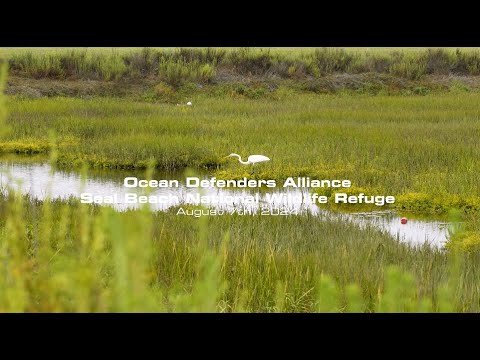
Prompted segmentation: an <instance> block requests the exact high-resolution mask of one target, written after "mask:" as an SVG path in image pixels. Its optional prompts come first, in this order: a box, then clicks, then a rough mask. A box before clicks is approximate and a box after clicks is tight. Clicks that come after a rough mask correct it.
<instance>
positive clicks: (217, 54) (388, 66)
mask: <svg viewBox="0 0 480 360" xmlns="http://www.w3.org/2000/svg"><path fill="white" fill-rule="evenodd" d="M8 61H9V65H10V68H11V71H12V74H14V75H20V76H26V77H32V78H61V79H65V78H72V77H73V78H76V79H79V78H87V79H102V80H112V79H120V78H133V77H151V76H158V77H159V78H164V79H165V80H167V81H168V82H170V83H172V84H178V83H180V82H181V81H186V80H189V79H194V80H197V81H203V82H208V81H210V80H213V79H214V78H215V70H216V69H218V71H222V72H225V71H227V70H228V71H231V72H232V74H233V75H244V76H245V75H248V76H252V75H253V76H268V77H272V76H277V77H281V78H299V77H306V76H312V77H319V76H322V75H326V74H332V73H352V74H358V73H367V72H375V73H386V74H393V75H395V76H399V77H403V78H409V79H418V78H420V77H422V76H424V75H432V74H434V75H448V74H458V75H480V51H478V50H475V49H420V50H418V49H417V50H412V49H410V50H408V49H388V50H387V49H384V50H381V51H379V50H376V49H369V50H365V49H364V50H360V49H339V48H317V49H301V50H296V49H276V50H272V49H260V48H259V49H251V48H237V49H235V48H231V49H225V48H206V49H199V48H181V49H158V48H144V49H121V50H118V49H110V50H108V49H63V50H56V51H55V50H50V51H35V50H32V49H28V50H25V49H24V50H10V51H8Z"/></svg>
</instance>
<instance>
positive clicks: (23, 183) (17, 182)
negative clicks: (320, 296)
mask: <svg viewBox="0 0 480 360" xmlns="http://www.w3.org/2000/svg"><path fill="white" fill-rule="evenodd" d="M142 175H143V174H142V173H138V174H134V173H133V172H131V171H130V172H128V173H126V172H120V171H110V172H108V171H102V172H92V173H89V176H88V178H87V179H86V180H85V181H82V179H81V176H80V175H79V174H78V173H75V172H65V171H55V172H53V173H52V172H51V168H50V166H49V165H48V164H41V163H40V164H39V163H15V162H3V163H0V187H6V186H7V185H8V186H10V187H12V188H13V189H17V190H18V189H20V190H21V191H22V192H23V193H28V194H30V195H31V196H33V197H35V198H38V199H40V200H42V199H45V197H47V195H49V196H50V197H51V198H69V197H71V196H74V197H80V194H81V193H91V194H92V195H94V196H105V195H114V194H117V198H116V200H117V202H116V203H115V204H113V205H112V206H114V207H115V208H116V209H118V210H125V209H128V208H134V207H136V206H138V205H137V204H127V203H125V202H124V198H125V197H124V196H125V194H126V193H131V192H133V191H135V189H127V188H125V187H123V179H124V178H125V177H126V176H138V177H139V178H141V177H142V178H143V176H142ZM197 176H198V175H197ZM202 176H203V177H205V178H207V175H202ZM154 178H155V179H178V180H181V179H182V178H184V174H182V173H180V174H156V175H155V177H154ZM137 191H139V190H137ZM139 194H143V193H140V192H139ZM275 194H276V196H273V195H275ZM281 194H283V195H284V196H282V197H280V196H279V195H281ZM149 195H150V196H154V197H160V196H163V199H164V200H166V201H165V202H161V203H157V204H151V208H152V209H153V210H166V209H168V208H170V207H174V206H178V205H182V204H185V203H190V204H198V201H196V199H195V198H196V197H197V196H198V195H208V196H209V197H210V198H211V199H212V198H216V199H217V200H218V201H216V202H213V203H210V204H204V205H208V206H209V207H214V208H216V209H223V210H226V211H232V210H234V209H238V208H243V209H248V211H251V212H255V211H257V210H259V208H270V209H276V210H278V209H282V210H285V211H288V212H289V213H296V214H306V213H310V214H313V215H322V216H323V217H326V218H330V219H337V220H339V221H345V222H353V223H355V224H358V225H359V226H360V227H366V226H374V227H376V228H378V229H380V230H382V231H385V232H387V233H389V234H391V235H392V236H393V237H394V238H397V239H399V240H400V241H405V242H408V243H411V244H413V245H420V244H423V243H425V242H428V243H430V244H432V245H435V246H443V244H444V243H445V242H446V240H447V237H448V224H446V223H442V222H439V221H434V220H431V221H426V220H414V219H412V220H409V221H408V223H407V224H405V225H402V224H401V223H400V217H399V216H397V215H396V214H394V213H392V212H388V211H381V212H370V213H349V214H343V213H336V212H332V211H328V210H325V209H320V208H319V207H318V206H317V205H316V204H315V203H314V202H312V200H311V198H310V196H309V193H308V191H307V190H306V189H303V190H300V189H290V190H288V191H286V190H285V189H281V190H273V189H269V190H268V192H265V191H262V192H258V191H252V190H251V189H250V190H231V189H218V188H204V189H198V188H187V187H185V186H184V185H180V186H179V187H178V188H158V189H154V190H153V191H151V192H150V193H149ZM247 196H250V197H252V196H258V199H259V202H258V203H257V202H253V203H252V202H250V203H245V202H243V203H242V202H241V201H240V198H241V197H243V198H245V197H247Z"/></svg>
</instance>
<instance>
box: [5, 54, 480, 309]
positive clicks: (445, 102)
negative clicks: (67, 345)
mask: <svg viewBox="0 0 480 360" xmlns="http://www.w3.org/2000/svg"><path fill="white" fill-rule="evenodd" d="M0 53H1V55H0V56H1V57H0V67H1V70H0V78H1V79H0V84H1V85H0V87H1V88H0V96H1V98H0V259H1V263H2V266H1V268H0V312H29V313H30V312H255V313H257V312H364V313H373V312H478V311H479V310H480V287H479V286H478V279H479V278H480V220H479V215H480V177H479V170H480V141H479V138H480V49H476V48H1V49H0Z"/></svg>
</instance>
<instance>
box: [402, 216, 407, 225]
mask: <svg viewBox="0 0 480 360" xmlns="http://www.w3.org/2000/svg"><path fill="white" fill-rule="evenodd" d="M407 221H408V220H407V218H406V217H402V218H401V219H400V222H401V223H402V224H406V223H407Z"/></svg>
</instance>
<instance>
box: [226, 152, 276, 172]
mask: <svg viewBox="0 0 480 360" xmlns="http://www.w3.org/2000/svg"><path fill="white" fill-rule="evenodd" d="M229 156H236V157H238V161H239V162H240V163H241V164H244V165H250V164H252V173H253V169H254V168H255V164H257V163H261V162H265V161H270V158H268V157H266V156H263V155H250V156H249V157H248V159H247V161H242V157H241V156H240V155H238V154H230V155H228V156H227V157H229Z"/></svg>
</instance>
